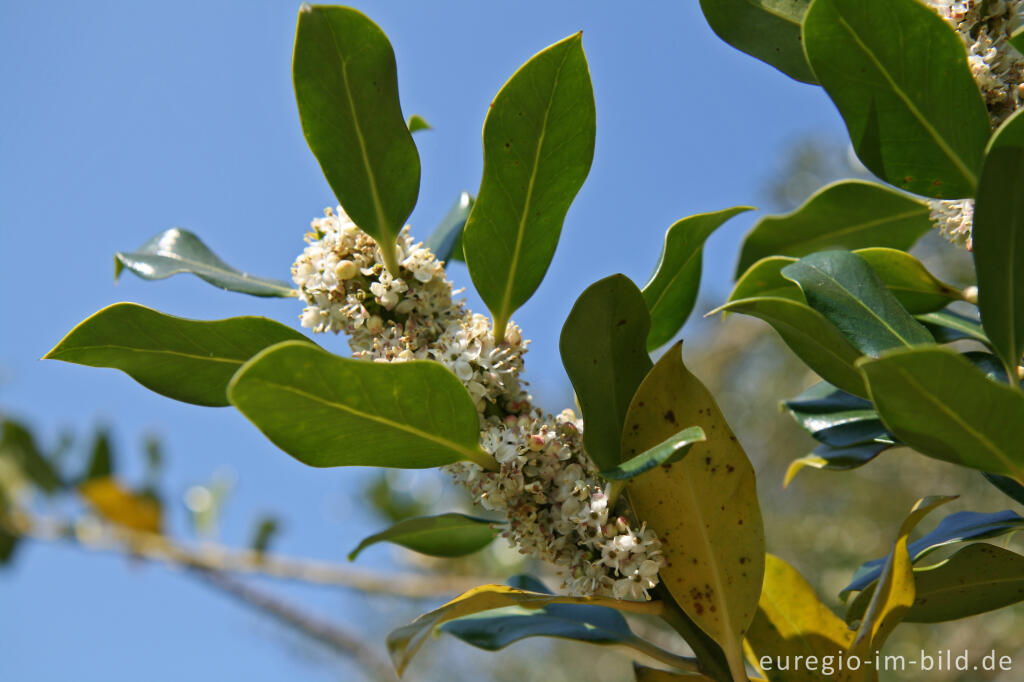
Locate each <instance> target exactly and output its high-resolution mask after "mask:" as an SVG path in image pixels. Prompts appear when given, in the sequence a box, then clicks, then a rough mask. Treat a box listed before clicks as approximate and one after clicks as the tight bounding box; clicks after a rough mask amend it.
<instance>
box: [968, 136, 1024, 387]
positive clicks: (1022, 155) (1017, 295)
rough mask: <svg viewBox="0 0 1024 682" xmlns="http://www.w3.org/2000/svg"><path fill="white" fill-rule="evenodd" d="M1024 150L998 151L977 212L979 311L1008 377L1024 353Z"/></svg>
mask: <svg viewBox="0 0 1024 682" xmlns="http://www.w3.org/2000/svg"><path fill="white" fill-rule="evenodd" d="M1022 183H1024V147H998V148H996V149H993V150H992V151H991V153H989V155H988V158H987V159H985V168H984V171H983V172H982V175H981V184H980V185H979V187H978V199H977V202H976V204H975V209H974V228H973V231H972V239H973V242H974V267H975V270H977V273H978V308H979V309H980V311H981V323H982V325H983V326H984V327H985V332H986V334H987V335H988V338H989V339H991V341H992V347H993V348H994V349H995V351H996V353H997V354H998V355H999V357H1000V358H1002V360H1003V363H1004V364H1005V365H1006V370H1007V373H1009V374H1015V373H1016V371H1017V366H1018V365H1019V364H1020V360H1021V355H1022V354H1024V277H1021V276H1020V273H1022V272H1024V192H1022V191H1021V186H1022Z"/></svg>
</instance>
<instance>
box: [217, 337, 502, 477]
mask: <svg viewBox="0 0 1024 682" xmlns="http://www.w3.org/2000/svg"><path fill="white" fill-rule="evenodd" d="M228 398H229V399H230V400H231V404H232V405H234V406H235V407H237V408H238V409H239V411H241V412H242V414H244V415H245V416H246V417H247V418H248V419H249V420H250V421H252V422H253V423H254V424H255V425H256V426H257V427H258V428H259V429H260V431H262V432H263V433H264V434H265V435H266V436H267V437H268V438H269V439H270V440H271V441H273V442H274V444H275V445H277V446H278V447H279V448H281V449H282V450H284V451H285V452H287V453H288V454H289V455H291V456H292V457H295V458H296V459H298V460H299V461H301V462H304V463H305V464H309V465H310V466H318V467H332V466H377V467H398V468H403V469H423V468H428V467H436V466H441V465H444V464H451V463H452V462H457V461H459V460H470V461H474V462H476V463H478V464H480V465H481V466H485V467H491V468H493V467H494V461H493V459H492V458H491V457H490V456H489V455H487V454H485V453H484V452H483V451H481V450H480V447H479V444H478V440H479V437H480V424H479V417H478V416H477V411H476V407H475V406H474V404H473V399H472V398H471V397H470V395H469V392H468V391H466V388H465V386H463V385H462V382H461V381H459V380H458V379H457V378H456V377H455V375H454V374H452V373H451V372H449V371H448V370H447V369H446V368H445V367H444V366H443V365H441V364H438V363H436V362H432V361H429V360H420V361H413V362H402V363H378V362H366V361H362V360H351V359H349V358H341V357H338V356H336V355H332V354H331V353H328V352H326V351H324V350H321V349H320V348H317V347H316V346H313V345H311V344H309V343H307V342H300V341H287V342H285V343H279V344H277V345H276V346H271V347H270V348H268V349H266V350H265V351H263V352H261V353H259V354H258V355H256V356H255V357H253V358H252V359H251V360H250V361H249V362H247V363H246V364H245V365H244V366H243V367H242V368H241V369H240V370H238V372H237V373H236V374H235V376H234V378H233V379H232V380H231V384H230V385H229V386H228Z"/></svg>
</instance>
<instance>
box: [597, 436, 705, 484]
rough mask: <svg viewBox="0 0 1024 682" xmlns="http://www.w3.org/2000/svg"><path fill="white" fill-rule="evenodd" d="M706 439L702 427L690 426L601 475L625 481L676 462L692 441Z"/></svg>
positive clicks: (685, 452) (609, 478) (697, 441)
mask: <svg viewBox="0 0 1024 682" xmlns="http://www.w3.org/2000/svg"><path fill="white" fill-rule="evenodd" d="M707 439H708V438H707V436H706V435H705V434H704V429H702V428H700V427H699V426H691V427H690V428H688V429H683V430H682V431H680V432H679V433H677V434H675V435H673V436H670V437H669V438H668V439H667V440H664V441H662V442H660V443H658V444H657V445H655V446H654V447H653V448H651V449H649V450H645V451H643V452H641V453H640V454H639V455H637V456H636V457H632V458H630V459H628V460H626V461H625V462H623V463H622V464H619V465H618V466H616V467H615V468H614V469H608V470H606V471H602V472H601V476H602V477H603V478H606V479H608V480H610V481H625V480H629V479H631V478H635V477H637V476H639V475H640V474H642V473H644V472H646V471H650V470H651V469H653V468H654V467H656V466H668V465H669V464H673V463H675V462H678V461H679V460H681V459H682V458H683V457H685V456H686V454H687V453H688V452H689V451H690V449H691V448H692V447H693V444H694V443H699V442H701V441H705V440H707Z"/></svg>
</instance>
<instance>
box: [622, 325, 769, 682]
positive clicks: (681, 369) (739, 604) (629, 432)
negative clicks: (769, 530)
mask: <svg viewBox="0 0 1024 682" xmlns="http://www.w3.org/2000/svg"><path fill="white" fill-rule="evenodd" d="M690 424H695V425H697V426H699V427H700V428H701V429H702V430H703V431H704V433H705V434H707V440H706V441H703V442H698V443H695V444H694V445H693V448H692V450H691V451H690V453H689V454H688V455H687V456H686V457H684V458H682V459H681V460H679V461H677V462H675V463H674V464H669V465H668V466H664V467H656V468H655V469H653V470H651V471H649V472H648V473H646V474H645V475H643V476H639V477H637V478H634V479H632V480H631V481H630V482H629V484H628V485H627V487H626V491H627V493H628V495H629V501H630V503H631V505H632V508H633V510H634V512H635V513H636V518H637V519H638V520H639V521H640V522H642V523H646V524H647V527H648V528H651V529H652V530H654V531H655V532H656V533H657V534H658V538H659V539H660V540H661V543H662V554H663V555H664V556H665V560H666V565H665V566H664V567H662V569H661V579H662V582H663V583H664V585H665V587H666V588H667V589H668V590H669V592H670V593H671V594H672V597H673V598H674V600H675V602H676V603H677V604H678V605H679V607H680V608H681V609H682V610H683V611H684V612H685V613H686V615H687V616H689V617H690V618H691V619H692V620H693V621H694V622H695V623H696V624H697V625H698V626H699V627H700V628H701V629H702V630H703V631H704V632H705V633H707V634H708V636H710V637H711V638H712V639H714V640H715V641H716V642H717V643H718V644H719V645H720V646H721V647H722V651H723V652H724V654H725V657H726V660H727V661H728V662H729V668H730V670H731V672H732V675H733V678H734V679H737V680H738V679H745V675H744V674H743V651H742V641H743V634H744V632H746V629H747V626H748V625H749V624H750V621H751V619H752V618H753V617H754V612H755V611H756V610H757V599H758V595H759V594H760V593H761V582H762V579H763V574H764V527H763V525H762V521H761V508H760V505H759V503H758V499H757V489H756V482H755V477H754V468H753V467H752V466H751V464H750V460H749V459H747V455H746V453H745V452H744V451H743V447H742V446H741V445H740V443H739V441H738V440H737V439H736V436H734V435H733V433H732V430H731V429H730V428H729V425H728V423H727V422H726V421H725V417H724V416H723V415H722V413H721V411H720V410H719V409H718V405H717V404H716V403H715V399H714V397H713V396H712V395H711V393H710V392H709V391H708V389H707V388H706V387H705V386H704V385H703V384H702V383H701V382H700V380H698V379H697V377H695V376H694V375H693V374H691V373H690V371H689V370H688V369H687V368H686V366H685V365H684V364H683V358H682V344H681V343H679V344H676V345H675V346H673V347H672V348H671V349H670V350H669V351H668V352H667V353H666V354H665V355H664V356H662V358H661V359H660V360H659V361H658V363H657V364H656V365H655V366H654V369H652V370H651V372H650V373H649V374H648V375H647V378H645V379H644V381H643V383H642V384H641V385H640V388H639V389H638V390H637V392H636V395H635V396H634V397H633V401H632V403H630V406H629V412H628V415H627V417H626V428H625V432H624V433H623V438H622V451H623V452H622V457H623V459H626V460H628V459H631V458H633V457H635V456H637V455H638V454H640V453H641V452H644V451H645V450H649V449H650V448H652V447H654V446H656V445H658V444H659V443H661V442H663V441H665V440H667V439H668V438H669V437H670V436H672V435H673V434H675V433H678V432H679V430H680V429H681V428H683V427H684V426H686V425H690Z"/></svg>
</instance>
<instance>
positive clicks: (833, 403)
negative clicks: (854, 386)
mask: <svg viewBox="0 0 1024 682" xmlns="http://www.w3.org/2000/svg"><path fill="white" fill-rule="evenodd" d="M783 404H784V405H785V406H786V408H787V409H788V410H789V412H790V414H791V415H792V416H793V419H795V420H796V422H797V423H798V424H800V426H801V427H803V429H804V430H805V431H807V432H808V433H809V434H811V435H812V436H813V437H814V438H815V440H818V441H820V442H822V443H825V444H826V445H832V446H834V447H845V446H848V445H856V444H858V443H865V442H868V441H872V440H874V439H875V438H878V437H880V436H886V437H888V436H889V433H888V432H887V431H886V430H885V426H883V425H882V420H881V419H879V417H878V413H877V412H876V411H875V410H874V408H873V407H872V406H871V403H870V402H869V401H867V400H864V399H863V398H858V397H857V396H854V395H850V394H849V393H846V392H845V391H840V390H839V389H837V388H835V387H834V386H831V385H829V384H828V383H826V382H821V383H818V384H815V385H814V386H812V387H811V388H809V389H808V390H806V391H804V392H803V393H802V394H800V395H799V396H797V397H796V398H793V399H791V400H787V401H785V402H784V403H783Z"/></svg>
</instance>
